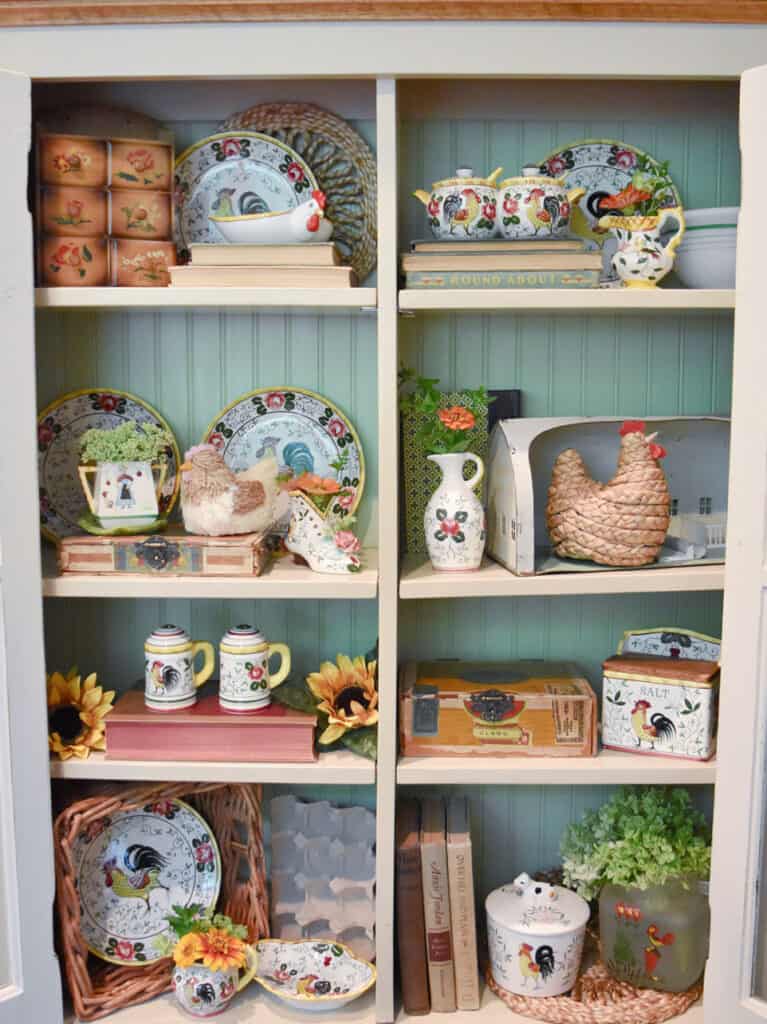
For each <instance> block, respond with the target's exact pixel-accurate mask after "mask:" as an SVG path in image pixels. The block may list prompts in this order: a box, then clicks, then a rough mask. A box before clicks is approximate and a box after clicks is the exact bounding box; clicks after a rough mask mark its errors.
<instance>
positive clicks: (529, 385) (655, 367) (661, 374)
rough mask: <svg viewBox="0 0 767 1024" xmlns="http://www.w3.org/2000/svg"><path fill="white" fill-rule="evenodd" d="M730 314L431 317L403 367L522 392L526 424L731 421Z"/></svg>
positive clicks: (407, 335) (458, 384)
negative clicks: (542, 419) (556, 420)
mask: <svg viewBox="0 0 767 1024" xmlns="http://www.w3.org/2000/svg"><path fill="white" fill-rule="evenodd" d="M732 326H733V318H732V314H731V313H729V312H726V311H725V312H715V313H708V312H686V313H684V314H680V315H678V316H667V315H665V314H663V315H657V316H656V315H654V314H651V315H650V316H643V315H641V314H621V315H620V316H616V315H613V314H610V313H605V314H588V315H577V314H565V313H558V314H553V315H548V314H546V313H526V314H521V315H516V314H512V313H505V312H504V313H489V314H468V313H451V314H446V313H427V314H419V315H417V316H415V317H413V318H408V319H406V320H404V321H403V322H402V323H401V326H400V356H401V360H402V362H403V363H404V364H405V365H407V366H411V367H414V368H415V369H417V370H418V371H419V373H422V374H424V375H425V376H427V377H438V378H439V381H440V387H441V388H443V389H444V390H453V389H457V388H465V387H477V386H478V385H480V384H484V385H486V386H487V387H490V388H521V389H522V412H523V415H525V416H682V415H687V416H702V415H705V414H715V415H723V416H727V415H729V412H730V394H731V390H732Z"/></svg>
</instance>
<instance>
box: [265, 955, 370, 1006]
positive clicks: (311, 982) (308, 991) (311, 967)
mask: <svg viewBox="0 0 767 1024" xmlns="http://www.w3.org/2000/svg"><path fill="white" fill-rule="evenodd" d="M256 949H257V950H258V971H257V972H256V977H255V980H256V981H257V982H258V983H259V984H260V985H262V986H263V987H264V988H265V989H266V990H267V992H271V993H272V995H274V996H277V998H278V999H281V1000H282V1001H283V1002H285V1003H287V1004H288V1005H289V1006H292V1007H293V1008H294V1009H296V1010H307V1011H309V1012H310V1013H327V1012H328V1011H331V1010H337V1009H339V1007H341V1006H345V1005H346V1003H350V1002H351V1001H352V1000H353V999H357V998H359V996H361V995H362V994H363V992H367V990H368V989H369V988H372V986H373V985H375V981H376V969H375V967H374V966H373V964H371V963H368V962H367V960H361V959H360V958H359V957H358V956H355V954H354V952H353V951H352V950H351V949H349V947H348V946H342V945H341V944H340V943H338V942H317V941H303V940H299V941H297V942H290V941H286V940H284V939H262V940H261V941H260V942H259V943H258V944H257V946H256Z"/></svg>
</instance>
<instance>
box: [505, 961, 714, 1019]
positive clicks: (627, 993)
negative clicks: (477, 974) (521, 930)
mask: <svg viewBox="0 0 767 1024" xmlns="http://www.w3.org/2000/svg"><path fill="white" fill-rule="evenodd" d="M486 977H487V984H488V985H489V987H490V989H491V991H492V992H495V994H496V995H497V996H498V998H499V999H502V1000H503V1002H504V1003H506V1005H507V1006H508V1007H509V1009H510V1010H513V1011H514V1012H515V1013H519V1014H522V1016H524V1017H534V1018H536V1020H545V1021H548V1022H549V1024H660V1022H661V1021H664V1020H670V1019H671V1018H672V1017H678V1016H679V1015H680V1014H682V1013H684V1012H685V1011H686V1010H688V1009H689V1008H690V1007H691V1006H692V1004H693V1003H695V1002H697V1001H698V999H700V996H701V993H702V991H703V984H702V982H698V984H697V985H693V987H692V988H688V989H687V991H686V992H656V991H655V990H654V989H649V988H634V986H633V985H629V984H627V983H626V982H625V981H616V980H615V978H611V977H610V975H609V974H608V973H607V968H606V967H605V965H604V964H602V963H596V964H594V965H593V967H589V969H588V970H587V971H586V972H585V973H584V974H582V975H581V976H580V978H579V979H578V981H577V983H576V985H575V988H574V989H573V991H572V993H571V994H570V995H569V996H551V997H544V998H539V999H531V998H530V997H529V996H517V995H514V994H513V993H512V992H507V991H506V989H505V988H501V986H500V985H499V984H498V983H497V982H496V981H495V979H494V978H493V975H492V972H491V969H490V967H489V966H488V968H487V974H486Z"/></svg>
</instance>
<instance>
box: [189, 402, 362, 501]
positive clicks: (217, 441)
mask: <svg viewBox="0 0 767 1024" xmlns="http://www.w3.org/2000/svg"><path fill="white" fill-rule="evenodd" d="M203 441H205V442H207V443H208V444H212V445H215V446H216V448H218V449H219V451H221V452H222V453H223V455H224V459H225V460H226V464H227V465H228V466H229V468H230V469H233V470H234V471H235V472H239V471H241V470H243V469H248V467H249V466H252V465H253V464H254V463H256V462H258V460H259V459H262V458H263V457H264V456H265V455H266V454H267V452H268V451H269V450H270V449H273V450H274V453H275V455H276V456H277V461H278V463H279V465H280V470H281V471H282V472H286V471H288V470H290V471H292V472H293V473H294V474H295V475H296V476H300V475H301V474H302V473H315V474H317V475H318V476H321V477H331V478H333V479H335V480H337V481H338V484H339V486H340V488H341V491H340V493H339V495H338V498H337V500H336V501H335V502H334V503H333V505H332V509H331V510H332V512H333V513H334V514H335V515H337V516H339V517H340V518H343V517H345V516H348V515H352V514H353V513H354V511H355V510H356V508H357V506H358V505H359V503H360V499H361V497H362V491H363V488H364V486H365V459H364V456H363V454H362V444H361V443H360V439H359V437H358V436H357V431H356V430H355V429H354V427H353V426H352V424H351V422H350V421H349V419H348V417H347V416H345V415H344V413H342V412H341V410H340V409H339V408H338V406H336V405H334V404H333V402H331V401H330V399H328V398H324V397H323V396H322V395H318V394H316V393H315V392H314V391H305V390H304V389H302V388H259V389H258V390H256V391H250V392H248V394H247V395H243V396H242V397H241V398H238V399H236V401H234V402H232V403H231V404H230V405H228V406H227V407H226V408H225V409H223V410H222V411H221V412H220V413H219V414H218V416H216V418H215V419H214V420H213V421H212V422H211V423H210V425H209V426H208V429H207V430H206V431H205V437H204V438H203Z"/></svg>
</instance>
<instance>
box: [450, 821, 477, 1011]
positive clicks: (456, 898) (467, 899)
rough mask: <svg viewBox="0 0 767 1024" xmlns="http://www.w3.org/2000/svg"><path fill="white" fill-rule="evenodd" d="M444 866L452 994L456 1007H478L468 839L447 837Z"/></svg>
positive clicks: (475, 936)
mask: <svg viewBox="0 0 767 1024" xmlns="http://www.w3.org/2000/svg"><path fill="white" fill-rule="evenodd" d="M447 867H448V878H449V884H450V920H451V923H452V930H453V961H454V964H455V998H456V1004H457V1006H458V1009H459V1010H478V1009H479V964H478V961H477V922H476V918H475V916H474V878H473V875H472V862H471V840H470V839H468V838H467V837H466V836H461V837H460V839H459V840H458V841H456V842H451V841H450V840H448V844H447Z"/></svg>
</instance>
